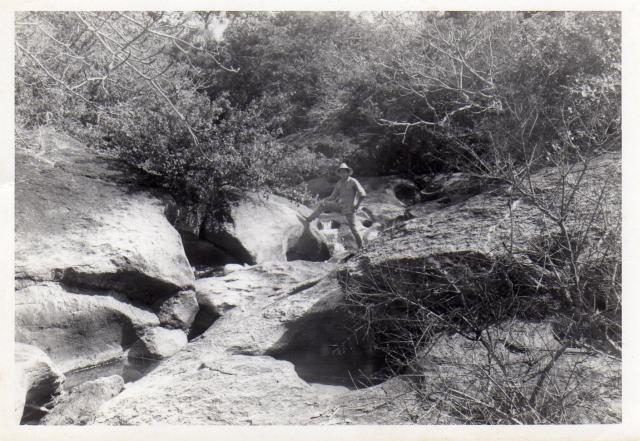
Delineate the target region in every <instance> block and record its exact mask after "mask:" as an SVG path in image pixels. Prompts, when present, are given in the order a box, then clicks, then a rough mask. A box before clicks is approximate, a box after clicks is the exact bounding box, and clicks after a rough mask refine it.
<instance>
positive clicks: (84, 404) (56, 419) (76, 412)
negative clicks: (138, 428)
mask: <svg viewBox="0 0 640 441" xmlns="http://www.w3.org/2000/svg"><path fill="white" fill-rule="evenodd" d="M123 389H124V380H123V379H122V377H121V376H119V375H112V376H109V377H102V378H98V379H97V380H92V381H87V382H85V383H82V384H80V385H78V386H76V387H74V388H73V389H71V391H69V393H65V394H63V395H61V396H59V397H57V398H56V400H55V402H54V403H53V404H54V406H53V409H52V411H51V412H50V413H49V414H47V415H46V416H45V417H44V418H43V420H42V423H43V424H44V425H47V426H62V425H80V426H83V425H86V424H91V423H93V420H94V419H95V413H96V411H97V410H98V409H99V408H100V406H101V405H102V404H103V403H105V402H106V401H108V400H110V399H111V398H113V397H115V396H116V395H118V394H119V393H120V392H121V391H122V390H123Z"/></svg>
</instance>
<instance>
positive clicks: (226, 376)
mask: <svg viewBox="0 0 640 441" xmlns="http://www.w3.org/2000/svg"><path fill="white" fill-rule="evenodd" d="M331 268H332V265H330V264H327V263H325V264H317V263H316V264H314V263H309V262H288V263H276V264H269V265H266V264H264V265H258V266H255V267H248V268H247V267H245V268H242V267H241V268H238V267H236V268H233V269H234V270H233V271H231V272H229V273H228V274H227V276H225V277H223V278H222V280H223V281H217V282H214V281H209V283H210V285H215V288H214V287H213V286H212V287H210V292H209V294H208V295H209V296H211V297H215V296H216V293H219V294H221V295H223V293H224V292H225V289H224V287H223V286H224V285H227V287H228V290H230V291H233V290H235V291H236V292H237V294H238V297H237V299H238V301H237V302H236V303H237V304H236V305H235V307H232V308H231V309H228V310H226V311H222V310H221V311H220V312H221V313H222V316H221V317H220V318H219V319H218V320H217V321H216V322H215V323H214V324H213V325H212V326H211V327H210V328H209V329H208V330H207V331H206V332H205V333H204V334H202V335H201V336H199V337H198V338H196V339H194V340H192V341H191V342H190V343H189V344H188V345H187V346H186V347H185V348H184V349H183V350H182V351H180V352H179V353H177V354H176V355H174V356H173V357H171V358H170V359H168V360H166V361H164V362H163V363H162V364H161V365H160V366H158V367H157V368H156V369H155V370H154V371H152V372H151V373H150V374H148V375H147V376H146V377H144V378H142V379H141V380H139V381H137V382H136V383H132V384H131V385H130V386H129V387H127V389H126V390H125V391H124V392H123V393H122V394H120V395H119V396H117V397H115V398H114V399H113V400H111V401H109V402H108V403H106V404H105V405H104V406H103V407H102V408H101V409H100V412H99V415H98V418H97V420H96V421H97V422H98V423H100V424H154V423H163V424H164V423H167V424H314V423H316V422H318V423H320V422H323V421H324V422H326V421H327V419H330V412H328V411H327V410H328V409H329V408H331V409H336V408H337V407H338V406H339V405H338V403H339V401H340V400H339V398H338V397H341V396H342V394H344V393H349V391H348V389H346V388H344V387H330V386H327V387H318V386H312V385H309V384H308V383H306V382H305V381H303V380H302V379H301V378H300V376H299V374H298V369H297V367H295V366H294V365H293V364H291V363H290V362H288V361H286V360H285V359H286V353H287V350H295V349H298V348H300V347H306V348H308V349H310V350H311V351H313V350H315V351H318V352H326V351H328V350H329V348H330V347H333V346H336V347H337V346H339V345H340V344H341V343H343V342H344V341H345V340H346V339H347V338H348V337H347V336H348V335H350V329H349V327H348V318H347V317H346V316H344V315H342V314H341V313H340V309H341V305H342V290H341V289H340V286H339V285H338V283H337V281H336V280H335V278H333V277H331V276H329V277H327V273H328V271H330V270H331ZM245 277H246V279H247V280H246V281H243V279H244V278H245ZM198 282H203V283H204V282H206V279H201V280H200V281H198ZM249 289H250V290H251V292H253V293H254V294H253V295H252V296H251V299H250V300H248V299H246V298H243V296H246V295H248V294H249V292H248V290H249ZM268 355H277V356H278V358H281V359H280V360H278V359H276V358H274V357H272V356H268ZM345 375H346V374H345ZM377 391H378V392H377V393H378V394H379V395H378V396H382V395H383V394H384V390H382V389H378V390H377ZM332 406H333V407H332Z"/></svg>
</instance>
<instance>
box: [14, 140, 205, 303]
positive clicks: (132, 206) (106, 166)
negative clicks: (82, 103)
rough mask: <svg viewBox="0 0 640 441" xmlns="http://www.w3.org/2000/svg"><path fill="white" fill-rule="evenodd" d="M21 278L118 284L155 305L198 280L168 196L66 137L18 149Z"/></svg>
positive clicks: (18, 266) (18, 267)
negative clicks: (170, 214)
mask: <svg viewBox="0 0 640 441" xmlns="http://www.w3.org/2000/svg"><path fill="white" fill-rule="evenodd" d="M15 207H16V209H15V224H16V242H15V243H16V250H15V271H16V278H17V279H27V280H32V281H61V282H63V283H65V284H67V285H72V286H77V287H86V288H97V289H113V290H116V291H119V292H123V293H126V294H127V295H129V296H130V297H131V298H134V299H137V300H142V301H145V302H149V303H151V302H152V301H153V300H154V299H155V298H158V297H161V296H164V295H169V294H172V293H173V292H176V291H178V290H180V289H185V288H189V287H191V286H192V285H193V280H194V277H193V272H192V270H191V267H190V266H189V262H188V261H187V258H186V256H185V254H184V251H183V249H182V243H181V240H180V236H179V235H178V233H177V232H176V231H175V230H174V229H173V227H172V226H171V224H170V223H169V222H168V221H167V219H166V217H165V214H164V211H165V204H164V203H163V201H162V199H161V198H159V197H156V196H153V195H152V194H150V193H148V192H146V191H141V190H140V189H137V188H135V187H133V186H131V184H130V183H129V182H127V178H126V173H124V172H123V171H122V170H121V169H119V168H118V167H117V166H116V164H115V163H114V162H112V161H108V160H106V159H101V158H99V157H97V156H96V155H95V154H94V153H92V152H90V151H89V150H88V149H87V148H86V147H85V146H83V145H82V144H80V143H79V142H77V141H75V140H73V139H72V138H69V137H67V136H63V135H59V134H55V133H51V132H44V133H42V134H41V136H40V137H39V138H38V143H37V144H34V145H33V146H32V148H30V149H24V148H20V149H19V150H17V151H16V204H15Z"/></svg>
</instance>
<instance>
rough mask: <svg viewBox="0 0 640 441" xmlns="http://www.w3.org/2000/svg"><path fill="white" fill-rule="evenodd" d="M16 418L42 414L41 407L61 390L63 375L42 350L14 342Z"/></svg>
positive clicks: (48, 403)
mask: <svg viewBox="0 0 640 441" xmlns="http://www.w3.org/2000/svg"><path fill="white" fill-rule="evenodd" d="M15 363H16V365H15V366H16V382H15V403H14V404H15V412H16V413H15V414H16V419H17V420H18V421H20V420H21V419H22V418H26V419H29V418H30V417H37V416H41V415H42V414H43V413H45V411H44V410H41V409H43V408H44V407H45V406H46V405H49V407H50V403H51V402H52V400H53V399H54V397H56V396H57V395H59V394H60V393H61V392H62V384H63V383H64V375H63V373H62V372H61V371H60V369H59V368H58V367H56V366H55V365H54V364H53V362H52V361H51V359H50V358H49V357H48V356H47V354H45V353H44V351H42V350H41V349H38V348H37V347H35V346H31V345H27V344H23V343H16V346H15Z"/></svg>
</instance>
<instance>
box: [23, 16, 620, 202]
mask: <svg viewBox="0 0 640 441" xmlns="http://www.w3.org/2000/svg"><path fill="white" fill-rule="evenodd" d="M16 23H17V31H16V46H17V51H16V110H17V114H16V121H17V126H18V127H19V128H23V127H27V128H28V127H34V126H39V125H43V124H53V125H56V126H58V127H60V128H62V129H63V130H70V131H73V132H74V133H75V134H77V135H81V136H83V137H84V138H87V139H89V140H91V141H93V144H95V145H99V146H102V147H105V148H109V149H111V150H112V151H114V152H115V153H116V154H117V155H118V156H120V157H121V158H123V159H125V160H126V161H127V162H129V163H131V164H133V165H134V166H136V167H138V168H141V169H143V170H145V171H146V172H148V173H150V174H152V175H154V176H156V177H158V180H159V181H160V182H161V183H162V184H163V185H165V186H166V187H169V188H170V189H172V190H173V191H175V192H176V193H181V194H184V195H185V196H188V197H189V198H193V199H202V198H206V197H208V196H209V195H210V194H211V193H212V192H215V190H216V189H217V188H219V187H220V186H222V185H224V184H231V185H235V186H239V187H245V188H246V187H248V186H249V187H256V188H257V187H262V186H267V187H271V188H272V189H274V188H275V189H277V188H281V189H282V188H291V186H292V185H293V184H296V183H298V182H300V181H301V180H302V179H304V178H309V177H312V176H314V175H318V174H321V173H326V172H327V169H328V167H330V166H331V165H332V164H335V162H336V161H337V160H348V161H352V162H353V164H354V165H355V167H356V169H357V170H356V171H357V173H360V174H388V173H409V174H411V173H429V172H437V171H446V170H458V169H461V168H464V169H469V167H470V166H471V167H472V169H473V170H474V171H476V172H479V173H481V174H492V173H495V172H496V167H497V168H498V171H499V169H500V167H505V166H506V163H509V162H518V161H524V160H531V159H532V158H533V159H544V156H545V153H546V152H549V151H553V150H554V149H573V150H577V151H580V152H589V151H593V150H598V149H608V148H611V145H614V147H615V144H616V143H617V140H618V139H619V134H620V20H619V16H618V15H617V14H613V13H578V12H572V13H542V12H541V13H515V12H514V13H462V12H460V13H430V12H425V13H393V14H391V13H362V14H354V13H346V12H345V13H292V12H283V13H213V12H206V13H205V12H197V13H152V12H148V13H89V12H87V13H79V12H76V13H54V12H50V13H20V14H18V16H17V19H16ZM221 30H222V31H223V32H222V33H221V32H220V31H221ZM220 34H222V38H219V36H220ZM496 151H499V152H500V153H501V154H500V158H501V159H502V160H503V161H505V162H504V163H501V164H496V162H495V152H496ZM532 152H533V157H532V156H531V154H532ZM489 153H492V154H491V155H490V154H489Z"/></svg>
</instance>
